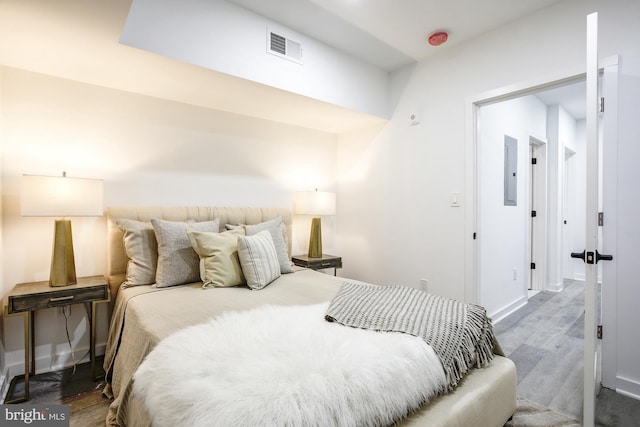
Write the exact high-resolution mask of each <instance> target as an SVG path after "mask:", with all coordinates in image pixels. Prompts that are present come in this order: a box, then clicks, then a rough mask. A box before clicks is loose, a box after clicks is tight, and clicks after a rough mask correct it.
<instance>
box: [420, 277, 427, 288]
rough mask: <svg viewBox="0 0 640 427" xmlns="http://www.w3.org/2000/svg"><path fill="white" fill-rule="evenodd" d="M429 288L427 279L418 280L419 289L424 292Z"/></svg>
mask: <svg viewBox="0 0 640 427" xmlns="http://www.w3.org/2000/svg"><path fill="white" fill-rule="evenodd" d="M428 286H429V281H428V280H427V279H420V289H422V290H423V291H426V290H427V288H428Z"/></svg>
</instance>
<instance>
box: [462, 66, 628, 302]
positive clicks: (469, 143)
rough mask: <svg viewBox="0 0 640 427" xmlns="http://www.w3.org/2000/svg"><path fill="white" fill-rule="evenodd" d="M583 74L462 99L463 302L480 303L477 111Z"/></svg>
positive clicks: (566, 82)
mask: <svg viewBox="0 0 640 427" xmlns="http://www.w3.org/2000/svg"><path fill="white" fill-rule="evenodd" d="M618 61H619V57H618V56H617V55H614V56H611V57H607V58H604V59H602V60H600V65H599V67H600V69H601V70H604V69H607V68H609V67H612V66H617V65H618ZM585 78H586V73H585V71H584V68H581V69H573V70H565V71H561V72H557V73H552V74H548V75H546V76H543V77H539V78H535V79H532V80H527V81H523V82H520V83H514V84H511V85H507V86H504V87H501V88H497V89H493V90H490V91H486V92H482V93H479V94H476V95H472V96H469V97H467V98H466V99H465V144H464V156H465V158H464V163H465V168H464V174H465V176H464V182H465V193H464V197H465V199H464V200H470V201H471V202H470V203H466V204H465V206H464V230H465V243H464V300H465V301H466V302H471V303H478V302H479V296H480V293H479V291H480V290H479V280H478V274H477V273H478V248H477V246H478V245H477V240H476V239H475V236H477V235H478V234H479V233H480V232H481V230H479V229H478V226H479V223H478V208H479V205H478V194H479V189H478V170H479V168H478V163H477V162H478V160H477V159H478V152H477V147H478V141H479V134H478V132H479V130H480V121H479V119H478V110H479V109H480V107H482V106H484V105H489V104H493V103H496V102H500V101H507V100H509V99H513V98H518V97H521V96H525V95H532V94H534V93H536V92H541V91H544V90H548V89H553V88H557V87H561V86H566V85H570V84H572V83H577V82H580V81H584V80H585Z"/></svg>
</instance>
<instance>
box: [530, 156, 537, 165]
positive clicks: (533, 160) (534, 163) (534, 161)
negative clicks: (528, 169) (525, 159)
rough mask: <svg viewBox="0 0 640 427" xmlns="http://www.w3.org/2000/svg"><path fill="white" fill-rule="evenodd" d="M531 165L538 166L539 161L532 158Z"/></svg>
mask: <svg viewBox="0 0 640 427" xmlns="http://www.w3.org/2000/svg"><path fill="white" fill-rule="evenodd" d="M531 164H532V165H537V164H538V159H536V158H535V157H532V158H531Z"/></svg>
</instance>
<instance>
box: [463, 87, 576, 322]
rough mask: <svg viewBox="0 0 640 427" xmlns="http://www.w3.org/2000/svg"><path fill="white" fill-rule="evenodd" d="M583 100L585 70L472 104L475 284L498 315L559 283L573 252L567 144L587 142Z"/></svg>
mask: <svg viewBox="0 0 640 427" xmlns="http://www.w3.org/2000/svg"><path fill="white" fill-rule="evenodd" d="M584 105H585V86H584V77H583V76H574V77H573V78H571V79H564V80H561V81H558V82H554V83H550V84H542V85H540V86H538V87H534V88H532V89H528V90H523V91H522V92H515V93H510V94H505V95H504V96H501V97H500V98H498V99H490V100H484V102H477V103H476V104H475V107H476V111H475V113H476V117H477V123H476V127H475V129H476V135H477V137H476V141H475V153H476V159H475V177H476V181H475V183H474V184H475V191H476V194H475V195H474V196H473V197H472V198H473V199H474V200H475V201H476V205H475V206H476V212H475V216H476V218H475V219H476V230H477V231H478V233H477V235H478V239H477V242H476V245H477V246H476V251H475V256H476V270H475V273H476V285H477V286H476V289H475V291H476V292H477V293H476V295H477V297H478V298H477V301H479V303H480V304H482V305H484V306H485V307H486V308H487V312H488V313H489V315H491V316H493V318H494V321H496V320H499V319H501V318H502V317H504V316H506V315H508V314H509V313H511V312H513V311H514V310H516V309H518V308H519V307H521V306H523V305H524V304H526V302H527V299H528V291H529V290H537V291H541V290H552V291H560V290H562V287H563V278H564V274H563V264H564V262H563V261H564V256H565V255H564V254H565V253H567V252H570V250H569V249H567V246H566V245H565V244H563V242H564V241H565V239H564V236H563V226H562V222H563V220H564V211H565V209H566V204H565V203H564V193H565V192H564V185H563V184H564V181H565V179H564V176H565V167H564V166H565V161H564V152H565V149H570V150H577V149H579V147H581V146H582V145H583V144H579V143H577V142H576V138H579V137H580V135H579V132H577V129H578V128H579V126H578V122H580V121H583V120H584V114H585V113H584ZM506 139H509V140H511V141H515V143H516V146H517V147H519V149H518V150H517V153H518V155H517V161H515V167H513V170H511V171H510V172H509V173H510V175H509V177H508V178H510V179H512V178H513V177H516V176H517V181H514V180H512V182H511V185H513V186H515V187H516V188H515V190H514V191H512V190H509V191H507V182H508V181H507V163H508V159H507V156H506V155H503V154H502V153H503V152H504V153H507V152H508V151H507V150H506V149H505V150H504V151H503V148H502V141H503V140H506ZM503 170H504V172H503ZM569 172H570V171H569ZM503 173H504V178H503ZM513 179H515V178H513ZM573 181H574V180H573V179H572V182H573ZM508 192H509V193H510V194H513V195H514V197H513V198H512V199H511V200H507V199H506V194H507V193H508ZM503 197H504V198H503ZM507 202H508V203H507Z"/></svg>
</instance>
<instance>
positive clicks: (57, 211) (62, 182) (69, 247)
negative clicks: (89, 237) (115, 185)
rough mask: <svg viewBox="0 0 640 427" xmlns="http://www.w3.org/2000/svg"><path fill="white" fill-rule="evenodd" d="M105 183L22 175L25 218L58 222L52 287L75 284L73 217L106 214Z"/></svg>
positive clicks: (52, 255) (63, 175)
mask: <svg viewBox="0 0 640 427" xmlns="http://www.w3.org/2000/svg"><path fill="white" fill-rule="evenodd" d="M102 203H103V181H102V180H97V179H85V178H69V177H67V175H66V173H65V172H63V174H62V176H38V175H22V191H21V207H20V212H21V214H22V216H52V217H62V218H60V219H56V221H55V227H54V235H53V252H52V254H51V272H50V274H49V286H67V285H73V284H75V283H76V264H75V259H74V255H73V238H72V236H71V220H69V219H67V218H66V217H70V216H102V215H103V205H102Z"/></svg>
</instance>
